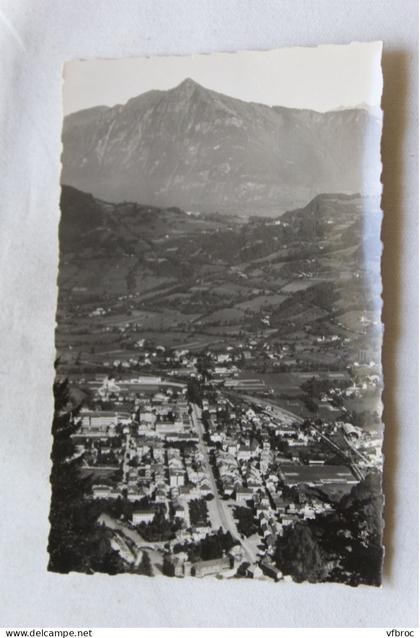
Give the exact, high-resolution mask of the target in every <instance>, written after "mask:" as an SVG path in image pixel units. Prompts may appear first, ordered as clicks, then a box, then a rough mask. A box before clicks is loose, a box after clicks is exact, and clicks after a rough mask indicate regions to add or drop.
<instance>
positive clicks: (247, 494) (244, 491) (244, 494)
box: [236, 487, 253, 503]
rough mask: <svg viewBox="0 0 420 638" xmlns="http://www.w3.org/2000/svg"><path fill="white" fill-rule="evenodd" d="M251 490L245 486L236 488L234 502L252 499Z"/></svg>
mask: <svg viewBox="0 0 420 638" xmlns="http://www.w3.org/2000/svg"><path fill="white" fill-rule="evenodd" d="M252 495H253V491H252V490H250V489H248V488H247V487H241V488H238V489H237V490H236V502H237V503H246V502H247V501H250V500H251V499H252Z"/></svg>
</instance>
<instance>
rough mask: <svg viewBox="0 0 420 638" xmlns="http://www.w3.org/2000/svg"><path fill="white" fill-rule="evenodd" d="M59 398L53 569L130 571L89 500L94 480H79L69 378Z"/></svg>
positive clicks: (57, 391) (58, 386) (57, 390)
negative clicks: (90, 484) (90, 481)
mask: <svg viewBox="0 0 420 638" xmlns="http://www.w3.org/2000/svg"><path fill="white" fill-rule="evenodd" d="M54 399H55V409H54V418H53V423H52V435H53V445H52V453H51V459H52V462H53V466H52V470H51V476H50V482H51V507H50V524H51V527H50V534H49V539H48V551H49V554H50V560H49V563H48V569H49V570H50V571H54V572H59V573H68V572H70V571H79V572H87V573H92V572H95V571H102V572H107V573H114V574H116V573H118V572H122V571H125V570H126V565H125V563H124V561H123V560H122V559H121V558H120V556H119V555H118V553H117V552H115V551H114V550H113V549H112V548H111V546H110V536H109V531H108V530H106V529H101V528H99V527H98V526H97V519H98V516H99V514H100V513H101V504H100V503H97V502H88V501H86V500H85V498H84V496H85V494H86V491H87V489H88V486H89V479H82V478H81V476H80V472H79V469H80V463H81V460H80V458H79V457H78V456H77V455H76V454H75V447H74V444H73V441H72V438H71V435H72V434H73V433H74V432H76V431H77V429H78V427H79V425H78V423H77V421H76V420H75V416H76V413H77V410H74V409H73V408H72V405H71V402H70V392H69V385H68V381H67V379H66V380H65V381H56V382H55V384H54Z"/></svg>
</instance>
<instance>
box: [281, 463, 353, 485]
mask: <svg viewBox="0 0 420 638" xmlns="http://www.w3.org/2000/svg"><path fill="white" fill-rule="evenodd" d="M280 475H281V478H282V479H283V481H284V482H285V484H286V485H287V486H288V487H292V486H294V485H301V484H305V485H311V486H317V487H320V486H324V485H339V484H346V485H355V484H356V483H358V482H359V480H358V479H357V478H355V477H354V476H353V474H352V472H351V470H350V468H348V467H346V466H345V465H293V464H287V465H286V464H284V465H281V466H280Z"/></svg>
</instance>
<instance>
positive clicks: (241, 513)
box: [234, 507, 258, 536]
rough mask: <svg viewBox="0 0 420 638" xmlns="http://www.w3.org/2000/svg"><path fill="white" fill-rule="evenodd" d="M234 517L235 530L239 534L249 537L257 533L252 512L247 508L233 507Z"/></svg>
mask: <svg viewBox="0 0 420 638" xmlns="http://www.w3.org/2000/svg"><path fill="white" fill-rule="evenodd" d="M234 517H235V519H236V520H237V528H238V532H239V533H240V534H244V535H245V536H251V535H252V534H255V532H257V531H258V525H257V524H256V522H255V517H254V511H253V510H252V509H250V508H249V507H235V510H234Z"/></svg>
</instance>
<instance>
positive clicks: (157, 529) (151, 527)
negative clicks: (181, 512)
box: [138, 509, 180, 543]
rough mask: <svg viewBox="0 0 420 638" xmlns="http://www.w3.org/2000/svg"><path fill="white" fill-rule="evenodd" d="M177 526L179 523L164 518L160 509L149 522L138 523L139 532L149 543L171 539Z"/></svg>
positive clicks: (178, 526) (177, 528)
mask: <svg viewBox="0 0 420 638" xmlns="http://www.w3.org/2000/svg"><path fill="white" fill-rule="evenodd" d="M179 528H180V523H178V522H171V521H170V520H169V519H167V518H166V516H165V514H164V513H163V511H162V510H161V509H159V510H157V512H156V514H155V517H154V519H153V520H152V522H151V523H141V524H140V525H138V529H139V532H140V534H141V535H142V536H143V538H144V539H145V540H146V541H148V542H149V543H160V542H163V541H170V540H173V539H174V538H175V533H176V532H177V531H178V530H179Z"/></svg>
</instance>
